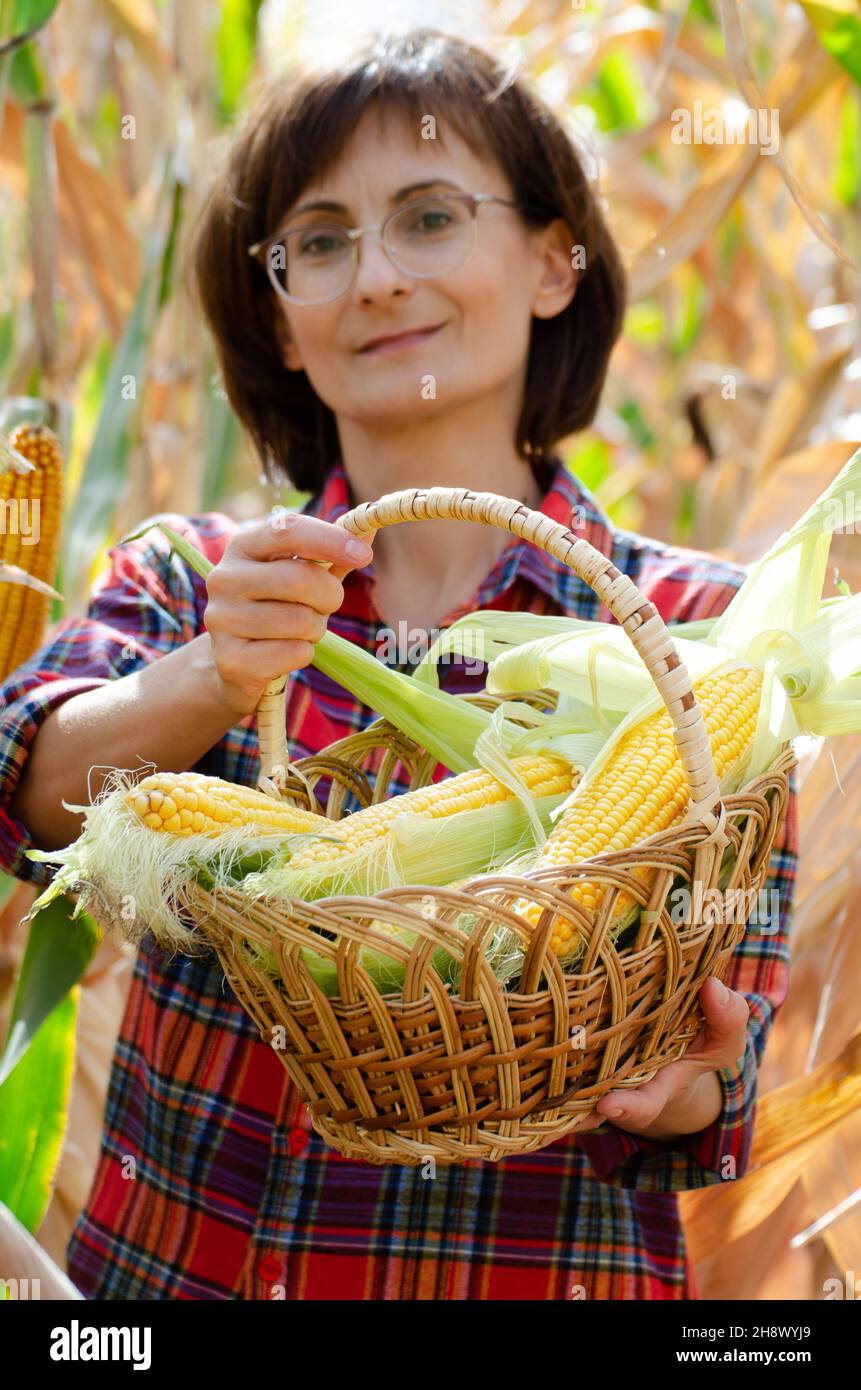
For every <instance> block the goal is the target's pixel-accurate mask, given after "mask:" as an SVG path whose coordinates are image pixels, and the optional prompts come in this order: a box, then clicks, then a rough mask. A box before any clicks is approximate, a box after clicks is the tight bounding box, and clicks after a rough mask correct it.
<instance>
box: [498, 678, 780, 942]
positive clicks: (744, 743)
mask: <svg viewBox="0 0 861 1390" xmlns="http://www.w3.org/2000/svg"><path fill="white" fill-rule="evenodd" d="M693 688H694V693H695V695H696V697H697V701H698V703H699V705H700V708H701V710H702V714H703V719H704V721H705V726H706V729H707V731H708V735H709V741H710V744H711V749H712V755H713V757H714V760H715V768H716V772H717V777H718V782H719V783H720V784H721V785H722V786H726V785H728V784H730V785H731V784H732V783H733V781H734V779H735V780H737V778H738V777H739V775H740V774H741V773H742V772H743V770H744V767H745V764H746V763H747V761H748V759H749V757H750V752H751V749H752V747H753V740H754V733H755V731H756V726H757V720H758V717H759V707H760V695H761V689H762V671H761V670H759V669H757V668H756V667H745V666H740V667H736V668H735V669H732V670H724V671H720V672H718V673H717V674H715V675H712V676H707V677H704V678H703V679H702V680H700V681H695V682H694V687H693ZM687 803H688V787H687V782H686V779H685V774H684V769H683V767H682V763H681V759H680V758H679V755H678V751H677V749H676V745H675V740H674V737H673V727H672V721H671V719H670V716H669V714H668V712H667V711H666V710H662V711H661V712H659V713H657V714H653V715H651V716H649V717H648V718H647V719H645V720H643V722H642V723H640V724H637V725H635V726H634V727H633V728H631V729H629V730H628V732H627V733H626V734H624V735H623V736H622V737H621V738H620V739H619V741H618V743H617V746H616V747H615V749H614V750H613V751H612V753H611V755H610V757H609V758H608V760H607V762H606V764H605V766H604V767H603V769H601V770H600V772H599V773H598V775H597V776H596V777H595V778H594V779H590V780H589V782H588V784H587V785H585V786H584V787H582V788H579V789H578V791H577V793H575V795H574V797H573V798H572V801H571V804H570V806H568V807H567V808H566V810H565V811H564V812H563V813H562V815H561V816H560V818H559V820H558V822H557V824H556V826H555V828H554V830H553V832H552V834H551V835H550V836H548V838H547V840H546V841H545V843H544V845H543V846H542V849H541V852H540V855H539V857H538V860H537V863H536V864H535V866H534V867H535V868H537V869H543V868H548V867H550V866H551V865H555V864H576V863H578V862H579V861H581V860H583V859H591V858H592V857H593V856H595V855H598V854H604V853H607V852H609V851H613V850H621V849H628V848H630V847H631V846H633V845H637V844H639V843H641V842H642V841H643V840H646V839H648V838H649V837H650V836H652V835H657V834H659V833H660V832H661V831H662V830H667V829H669V828H670V826H672V825H674V824H676V822H677V821H679V820H681V819H682V817H683V816H684V813H685V809H686V807H687ZM636 872H637V876H638V877H640V878H642V879H644V880H645V879H646V877H647V876H648V872H649V871H648V870H637V871H636ZM604 891H605V890H604V887H603V886H602V885H601V884H597V883H591V882H589V881H588V880H581V881H579V882H577V883H575V884H572V886H571V888H570V889H569V890H568V896H569V897H570V899H571V901H572V902H575V903H577V904H578V905H579V906H581V907H583V908H585V909H587V910H588V911H596V910H597V909H598V908H599V907H600V905H601V901H602V899H603V896H604ZM633 905H634V903H633V899H632V898H631V897H630V896H629V895H628V894H625V893H622V894H620V895H619V899H618V901H617V904H616V909H615V910H616V912H617V913H618V919H619V920H621V919H622V918H624V917H625V916H626V915H627V913H628V912H629V911H630V909H631V907H632V906H633ZM517 910H518V911H519V912H520V913H521V914H522V915H523V916H525V917H527V918H528V919H529V921H531V922H532V923H533V924H536V923H537V922H538V919H539V917H540V915H541V911H542V909H541V908H540V907H539V905H538V904H537V903H529V902H526V901H524V900H521V901H520V902H519V903H518V905H517ZM551 945H552V948H553V950H554V951H555V952H556V954H557V956H559V957H560V959H564V958H565V957H566V956H568V955H569V954H571V953H572V952H573V951H575V950H577V949H579V946H580V940H579V935H578V934H577V932H576V929H575V928H574V927H573V926H572V924H571V923H570V922H567V921H565V920H562V919H560V920H558V921H557V922H556V923H555V924H554V927H553V931H552V935H551Z"/></svg>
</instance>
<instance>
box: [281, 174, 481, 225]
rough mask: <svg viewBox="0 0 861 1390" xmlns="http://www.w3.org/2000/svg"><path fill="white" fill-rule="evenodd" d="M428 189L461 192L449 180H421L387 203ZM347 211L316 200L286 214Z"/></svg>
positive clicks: (455, 184) (395, 202) (291, 217)
mask: <svg viewBox="0 0 861 1390" xmlns="http://www.w3.org/2000/svg"><path fill="white" fill-rule="evenodd" d="M428 188H453V189H455V190H456V192H458V193H462V192H463V189H462V188H461V186H460V184H457V183H454V182H453V181H452V180H451V179H423V180H422V182H421V183H408V184H406V185H405V187H404V188H399V189H398V191H397V193H393V194H392V196H391V198H390V199H389V202H390V204H391V205H392V206H396V205H397V204H398V203H402V202H404V201H405V200H406V199H407V198H410V197H412V195H413V194H414V193H422V192H424V191H425V190H426V189H428ZM349 211H350V209H349V208H348V207H345V206H344V204H343V203H335V202H332V201H330V200H329V199H318V200H317V201H315V202H313V203H301V204H300V205H299V207H298V208H294V209H293V211H292V212H291V213H289V214H288V217H287V220H288V221H292V219H293V218H294V217H298V215H299V213H300V212H339V213H349Z"/></svg>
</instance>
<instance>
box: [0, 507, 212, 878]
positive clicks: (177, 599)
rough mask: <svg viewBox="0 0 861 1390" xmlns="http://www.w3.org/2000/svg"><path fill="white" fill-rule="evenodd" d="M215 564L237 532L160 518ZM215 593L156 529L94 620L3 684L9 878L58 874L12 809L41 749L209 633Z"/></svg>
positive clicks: (106, 592)
mask: <svg viewBox="0 0 861 1390" xmlns="http://www.w3.org/2000/svg"><path fill="white" fill-rule="evenodd" d="M156 520H163V521H165V522H167V524H168V525H170V526H171V527H172V528H173V529H174V530H176V531H179V532H181V533H182V534H183V535H185V536H186V537H187V538H188V539H189V540H190V541H191V542H192V543H193V544H194V545H196V546H197V547H198V549H200V550H202V551H203V552H204V553H205V554H206V555H207V557H208V558H209V559H211V560H212V561H213V563H217V561H218V559H220V557H221V555H222V554H223V552H224V547H225V545H226V543H227V539H228V535H229V531H230V529H231V527H232V524H233V523H231V522H230V520H229V518H227V517H226V516H222V515H221V514H220V513H216V512H213V513H207V514H206V515H203V516H199V517H183V516H179V515H176V514H174V513H160V514H159V515H158V516H153V517H150V518H148V519H147V522H145V523H143V524H144V525H147V524H150V523H152V522H154V521H156ZM205 605H206V585H205V583H204V581H203V580H202V579H201V578H200V577H199V576H198V575H197V574H195V573H194V572H193V571H192V570H190V569H189V568H188V567H187V566H186V564H185V562H184V561H183V560H181V559H180V557H179V556H178V555H176V554H171V550H170V542H169V541H168V540H167V538H166V537H165V536H164V534H163V533H162V532H161V531H159V530H157V529H153V530H149V531H147V532H146V533H145V534H144V535H143V536H141V537H140V538H139V539H138V540H135V541H130V542H128V543H127V544H125V545H116V546H113V547H112V548H111V549H110V550H109V551H108V555H107V564H106V566H105V568H104V569H103V571H102V572H101V574H100V575H99V576H98V577H97V578H96V580H95V581H94V582H93V585H92V587H91V589H90V594H89V599H88V604H87V610H86V614H85V615H84V616H83V617H78V618H67V619H63V620H62V621H61V622H60V623H59V624H58V625H57V626H56V627H55V629H54V632H53V634H52V636H51V637H50V638H49V640H48V641H47V642H45V643H44V644H43V646H42V647H40V649H39V650H38V651H37V652H35V653H34V655H33V656H32V657H30V659H29V660H28V661H26V662H24V664H23V665H21V666H19V667H18V668H17V669H16V670H15V671H13V672H11V673H10V675H9V676H8V677H7V679H6V681H5V682H4V683H2V684H0V870H2V871H4V872H5V873H8V874H11V875H13V877H15V878H19V879H23V880H29V881H31V882H33V883H36V884H39V885H42V886H44V885H45V884H47V883H49V882H50V881H51V878H52V877H53V875H54V873H55V872H56V867H57V866H56V865H51V864H39V863H35V862H34V861H33V860H31V859H27V858H26V851H27V850H28V849H32V848H35V847H36V846H35V844H34V841H33V839H32V837H31V835H30V831H29V830H28V828H27V826H26V825H25V824H24V823H23V821H20V820H17V819H15V818H14V817H13V816H12V815H11V814H10V811H9V805H10V802H11V800H12V798H13V797H14V795H15V791H16V789H17V787H18V784H19V782H20V780H21V776H22V773H23V770H24V765H25V763H26V760H27V757H28V754H29V751H30V748H31V747H32V744H33V740H34V739H35V737H36V735H37V734H38V732H39V729H40V728H41V726H42V724H43V723H44V721H45V719H46V718H47V717H48V715H49V714H50V713H51V712H52V711H53V710H55V709H57V708H58V707H59V706H60V705H61V704H62V703H63V702H64V701H65V700H68V699H70V698H71V697H72V696H74V695H79V694H81V693H82V692H83V691H85V690H94V689H97V688H98V687H99V686H102V685H105V684H106V683H107V682H108V681H111V680H116V679H118V678H119V677H121V676H126V675H129V674H130V673H131V672H132V671H134V670H137V669H138V668H140V667H142V666H146V665H148V664H149V663H150V662H153V661H156V660H157V659H158V658H159V657H161V656H164V655H166V654H167V653H168V652H171V651H174V650H175V649H176V648H177V647H180V646H182V645H183V644H184V643H186V642H189V641H190V640H191V639H192V638H193V637H196V636H197V635H198V633H199V632H201V631H202V630H203V611H204V608H205Z"/></svg>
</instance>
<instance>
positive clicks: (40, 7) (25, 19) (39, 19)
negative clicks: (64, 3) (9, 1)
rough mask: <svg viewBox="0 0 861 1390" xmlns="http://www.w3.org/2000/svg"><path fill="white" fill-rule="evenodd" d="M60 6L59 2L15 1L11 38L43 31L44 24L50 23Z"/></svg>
mask: <svg viewBox="0 0 861 1390" xmlns="http://www.w3.org/2000/svg"><path fill="white" fill-rule="evenodd" d="M58 4H59V0H15V9H14V12H13V19H12V32H11V34H10V35H9V37H15V36H16V35H18V34H32V33H33V31H34V29H41V27H42V25H43V24H47V23H48V20H49V19H50V18H51V16H52V15H53V13H54V11H55V10H56V8H57V5H58Z"/></svg>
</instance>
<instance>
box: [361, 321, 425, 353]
mask: <svg viewBox="0 0 861 1390" xmlns="http://www.w3.org/2000/svg"><path fill="white" fill-rule="evenodd" d="M444 327H445V324H443V323H439V324H437V326H436V328H426V329H425V330H424V331H423V332H419V333H402V334H401V335H400V336H399V337H397V338H386V339H385V341H384V342H382V343H375V344H374V346H373V347H367V348H361V349H360V352H361V355H362V356H363V357H376V356H378V355H379V356H382V355H383V353H389V352H400V351H401V349H402V348H410V347H415V346H416V345H417V344H418V343H424V342H427V340H428V338H432V337H433V335H434V334H435V333H439V331H440V329H441V328H444Z"/></svg>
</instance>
